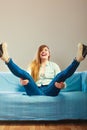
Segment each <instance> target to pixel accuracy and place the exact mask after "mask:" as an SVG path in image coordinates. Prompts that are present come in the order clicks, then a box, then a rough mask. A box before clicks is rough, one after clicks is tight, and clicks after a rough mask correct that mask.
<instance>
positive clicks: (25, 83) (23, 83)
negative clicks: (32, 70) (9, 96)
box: [20, 79, 29, 85]
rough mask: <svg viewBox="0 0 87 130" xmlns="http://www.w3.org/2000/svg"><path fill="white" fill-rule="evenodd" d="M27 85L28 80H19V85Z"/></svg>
mask: <svg viewBox="0 0 87 130" xmlns="http://www.w3.org/2000/svg"><path fill="white" fill-rule="evenodd" d="M28 83H29V80H28V79H25V80H24V79H20V84H21V85H27V84H28Z"/></svg>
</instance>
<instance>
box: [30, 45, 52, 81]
mask: <svg viewBox="0 0 87 130" xmlns="http://www.w3.org/2000/svg"><path fill="white" fill-rule="evenodd" d="M44 47H47V48H48V49H49V47H48V46H47V45H41V46H39V48H38V50H37V53H36V56H35V59H34V60H33V61H32V62H31V64H30V69H31V76H32V77H33V79H34V81H37V80H38V78H39V69H40V65H41V59H40V52H41V51H42V50H43V48H44ZM49 53H50V51H49ZM49 59H50V56H49V57H48V60H49Z"/></svg>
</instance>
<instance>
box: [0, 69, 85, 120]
mask: <svg viewBox="0 0 87 130" xmlns="http://www.w3.org/2000/svg"><path fill="white" fill-rule="evenodd" d="M66 83H67V87H66V88H64V89H62V90H61V92H60V93H59V95H58V96H55V97H51V96H28V95H26V92H25V90H24V88H23V87H22V86H21V85H20V80H19V78H17V77H15V76H14V75H13V74H12V73H11V72H0V120H1V121H6V120H8V121H10V120H13V121H32V120H33V121H58V120H66V119H70V120H72V119H81V120H87V72H86V71H84V72H76V73H74V75H73V76H71V77H70V78H68V79H67V80H66Z"/></svg>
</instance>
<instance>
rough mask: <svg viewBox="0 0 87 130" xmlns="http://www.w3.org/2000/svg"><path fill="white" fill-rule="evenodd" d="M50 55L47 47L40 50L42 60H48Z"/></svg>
mask: <svg viewBox="0 0 87 130" xmlns="http://www.w3.org/2000/svg"><path fill="white" fill-rule="evenodd" d="M49 56H50V52H49V49H48V48H47V47H44V48H42V50H41V52H40V59H41V60H48V59H49Z"/></svg>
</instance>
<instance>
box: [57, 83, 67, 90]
mask: <svg viewBox="0 0 87 130" xmlns="http://www.w3.org/2000/svg"><path fill="white" fill-rule="evenodd" d="M55 86H56V87H57V88H59V89H62V88H64V87H65V84H64V82H60V83H58V82H55Z"/></svg>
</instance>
